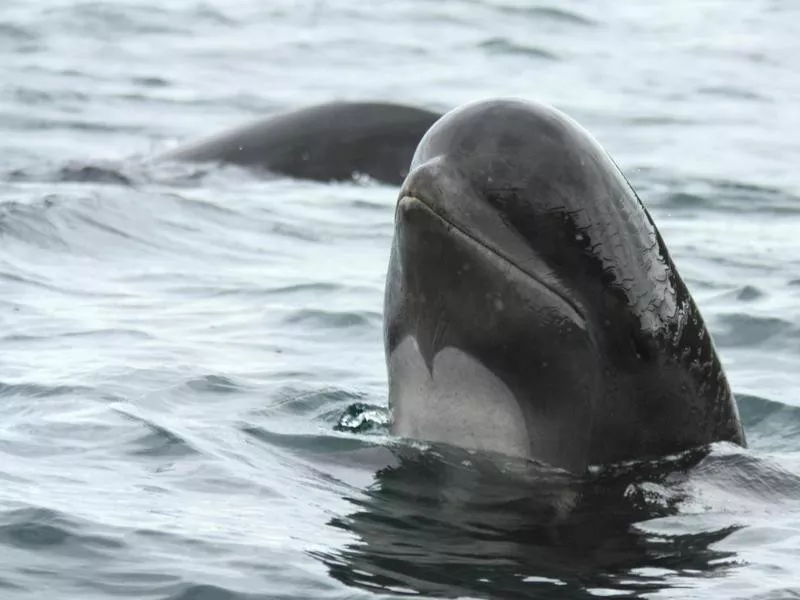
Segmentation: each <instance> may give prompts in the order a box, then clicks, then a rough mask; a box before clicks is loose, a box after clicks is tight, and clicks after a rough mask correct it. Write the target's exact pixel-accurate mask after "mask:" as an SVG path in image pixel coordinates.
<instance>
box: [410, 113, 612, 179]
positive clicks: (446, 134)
mask: <svg viewBox="0 0 800 600" xmlns="http://www.w3.org/2000/svg"><path fill="white" fill-rule="evenodd" d="M596 149H599V145H598V144H597V143H596V142H595V141H594V139H593V138H592V137H591V135H590V134H589V133H588V132H587V131H586V130H585V129H583V128H582V127H581V126H580V125H579V124H578V123H577V122H575V121H574V120H572V119H571V118H570V117H568V116H567V115H565V114H564V113H562V112H561V111H559V110H558V109H556V108H554V107H552V106H548V105H545V104H540V103H536V102H529V101H525V100H516V99H500V100H486V101H478V102H474V103H471V104H467V105H465V106H462V107H460V108H457V109H455V110H452V111H450V112H449V113H447V114H445V115H444V116H443V117H442V118H441V119H439V120H438V121H437V122H436V123H434V125H433V126H432V127H431V128H430V129H429V130H428V131H427V133H426V134H425V136H423V138H422V140H421V141H420V144H419V146H418V147H417V151H416V153H415V155H414V159H413V162H412V168H413V167H415V166H418V165H420V164H423V163H425V162H428V161H430V160H432V159H434V158H436V157H439V156H448V157H451V158H461V159H475V158H482V159H484V160H493V159H502V160H504V161H507V162H510V163H517V164H520V165H523V164H525V165H528V166H529V162H530V161H531V160H532V159H537V158H538V159H540V160H541V159H545V158H549V159H550V160H553V159H559V160H562V161H563V160H565V159H567V160H568V161H569V160H570V159H571V158H577V159H578V160H579V157H578V156H577V155H576V152H577V153H580V152H584V153H586V152H588V153H592V152H594V151H595V150H596Z"/></svg>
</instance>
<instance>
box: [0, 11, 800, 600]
mask: <svg viewBox="0 0 800 600" xmlns="http://www.w3.org/2000/svg"><path fill="white" fill-rule="evenodd" d="M799 23H800V3H797V2H794V1H793V0H755V1H751V2H743V1H735V2H729V1H726V2H723V1H721V0H719V1H717V0H706V1H702V2H695V1H689V0H679V1H676V2H628V3H625V2H611V1H609V0H602V1H598V2H577V1H573V2H561V3H556V2H552V1H551V2H550V3H540V2H522V1H514V0H443V1H440V2H429V1H422V0H395V1H392V2H383V1H375V2H365V3H357V2H349V1H346V0H329V1H327V2H325V1H315V2H311V1H304V0H295V1H289V0H286V1H277V0H271V1H270V2H263V1H259V0H209V1H206V2H198V1H195V0H162V1H161V2H153V1H152V0H142V1H141V2H133V1H128V2H122V1H116V0H114V1H107V2H78V1H74V0H69V1H67V0H30V1H29V0H24V1H23V0H4V2H3V3H2V5H1V6H0V597H1V598H9V599H23V598H37V599H38V598H59V599H67V598H70V599H71V598H75V599H79V598H80V599H89V598H102V599H112V598H121V597H130V598H148V599H150V598H153V599H156V598H158V599H162V598H173V599H183V600H188V599H194V600H199V599H202V600H210V599H233V598H236V599H241V598H247V599H254V598H373V597H376V598H377V597H384V598H388V597H395V596H396V595H401V594H404V593H407V592H418V593H421V594H422V595H423V596H431V595H455V596H461V597H556V596H554V595H552V594H559V593H561V594H562V595H561V596H558V597H586V596H591V595H612V594H615V593H624V594H629V595H630V594H634V595H639V596H641V597H652V598H656V597H660V598H739V597H741V598H786V597H798V596H799V595H800V572H798V568H797V564H798V560H799V559H800V452H799V450H800V437H799V435H800V398H798V389H800V385H799V384H800V171H798V168H797V167H798V165H799V164H800V141H798V139H800V110H798V104H800V102H799V101H800V79H798V66H800V62H799V61H800V58H798V57H799V56H800V42H799V41H798V40H800V37H799V36H798V33H799V32H800V25H798V24H799ZM497 96H514V97H523V98H528V99H533V100H541V101H545V102H549V103H552V104H554V105H556V106H557V107H558V108H560V109H562V110H564V111H566V112H567V113H568V114H570V115H571V116H572V117H574V118H575V119H577V120H578V121H579V122H580V123H581V124H583V125H584V126H585V127H587V128H588V129H589V130H590V131H591V132H592V133H593V135H594V136H595V137H596V138H597V139H598V140H599V141H600V142H601V143H602V144H603V145H604V146H605V147H606V148H607V149H608V151H609V152H610V153H611V155H612V156H613V157H614V158H615V160H616V161H617V162H618V163H619V164H620V166H621V168H622V169H623V171H624V172H625V173H626V175H627V176H628V177H629V179H630V180H631V181H632V183H633V185H634V187H636V189H637V190H638V192H639V194H640V195H641V196H642V198H643V200H644V202H645V203H646V205H647V206H648V207H649V208H650V210H651V212H652V214H653V216H654V218H655V220H656V223H657V224H658V226H659V227H660V229H661V232H662V234H663V236H664V238H665V240H666V242H667V245H668V246H669V248H670V249H671V252H672V255H673V257H674V259H675V261H676V263H677V265H678V267H679V269H680V271H681V273H682V275H683V277H684V278H685V279H686V280H687V283H688V285H689V287H690V289H691V291H692V293H693V294H694V296H695V299H696V300H697V302H698V304H699V306H700V308H701V310H702V312H703V314H704V316H705V318H706V321H707V323H708V324H709V327H710V329H711V331H712V333H713V335H714V337H715V340H716V343H717V346H718V349H719V352H720V354H721V356H722V359H723V362H724V364H725V367H726V370H727V373H728V376H729V378H730V380H731V383H732V386H733V388H734V390H735V392H736V394H737V396H738V398H739V404H740V409H741V412H742V416H743V420H744V422H745V427H746V431H747V434H748V437H749V441H750V445H751V448H750V449H749V450H747V451H742V450H740V449H736V448H733V447H729V446H724V445H723V446H720V447H715V448H714V449H713V451H712V454H711V455H710V457H708V458H707V459H705V460H704V461H702V462H701V463H700V465H699V466H698V467H696V468H695V469H693V470H690V471H689V473H688V475H687V476H686V477H685V478H684V479H683V480H682V481H681V483H680V485H679V487H680V494H679V497H680V498H679V502H678V512H677V514H675V515H672V516H666V517H663V518H654V519H648V520H644V521H642V522H639V523H637V524H636V525H635V526H633V528H634V529H635V530H636V531H637V532H638V533H637V535H639V536H640V537H641V540H644V542H646V543H648V544H650V543H652V544H656V545H657V544H658V543H661V544H665V545H666V546H667V547H669V548H670V552H671V553H672V554H670V553H669V552H667V553H665V554H664V556H666V555H669V556H670V557H672V556H675V557H678V558H679V559H680V560H678V559H676V560H675V561H673V562H669V561H663V560H662V561H660V559H656V558H653V557H655V556H657V553H655V554H648V556H647V560H644V561H640V562H639V563H636V564H623V563H620V564H615V566H614V569H611V570H608V571H607V572H606V571H604V572H603V573H601V574H600V575H601V576H598V577H600V578H599V579H598V577H593V578H587V577H585V576H584V574H582V572H581V571H580V569H578V570H577V571H576V572H575V573H574V574H572V575H570V576H569V577H567V576H565V577H564V578H563V580H560V579H559V577H553V576H552V574H550V575H548V574H546V573H545V574H543V573H540V572H538V571H537V564H536V563H531V564H526V565H525V568H524V569H523V568H522V567H520V565H521V564H522V563H521V562H519V561H517V563H515V566H514V568H510V569H505V567H504V566H503V565H505V564H506V563H504V562H503V560H502V559H503V554H502V551H498V550H497V548H496V547H493V549H492V550H489V549H486V550H485V551H484V546H483V545H482V541H481V539H480V538H479V537H478V536H476V538H475V540H474V545H473V546H470V547H471V548H472V549H473V551H474V552H473V554H472V555H471V556H472V558H471V559H464V555H458V560H457V561H455V562H453V563H452V564H450V563H449V562H448V561H449V560H450V559H451V558H453V557H452V556H451V555H449V554H448V552H449V551H448V550H447V549H445V550H443V551H441V552H440V554H438V555H437V556H438V558H437V560H438V562H436V561H434V560H429V559H430V554H426V552H429V549H430V548H429V546H426V543H425V540H426V538H425V535H424V534H423V533H422V532H421V531H419V530H417V529H415V527H417V526H418V525H419V523H420V520H419V518H417V519H416V520H407V521H403V520H402V519H400V520H399V521H398V523H399V525H397V527H398V528H397V531H395V530H392V529H384V530H380V531H381V532H382V533H381V535H379V536H377V537H378V538H380V539H381V540H383V542H384V543H385V544H386V545H388V544H389V542H390V540H391V539H394V538H391V536H388V537H387V535H386V531H390V532H394V533H397V534H398V535H397V536H396V537H397V540H400V541H404V543H405V544H407V545H408V546H404V548H412V549H413V551H409V552H408V554H407V555H404V554H403V552H402V551H400V550H399V549H400V546H401V545H402V544H400V543H399V542H398V543H397V544H396V547H394V548H388V549H387V548H384V549H383V551H384V554H385V555H392V556H395V554H396V556H395V558H397V557H399V558H397V560H395V561H394V562H392V563H381V564H380V565H379V564H378V562H377V561H372V562H371V559H370V558H369V557H371V556H372V557H374V556H377V555H378V554H380V552H381V549H380V548H379V547H378V546H376V544H375V541H374V540H373V542H372V546H370V542H369V540H368V537H369V536H365V535H364V529H363V524H364V523H368V522H371V521H369V520H367V521H361V526H356V525H354V523H356V522H359V521H358V519H353V515H354V514H360V513H359V512H358V511H359V510H361V509H363V507H364V506H367V507H368V508H367V509H364V510H366V514H368V515H369V514H370V513H369V511H370V510H371V509H370V508H369V507H372V509H374V507H375V505H374V503H373V504H372V505H370V504H369V502H372V501H373V500H374V498H375V496H374V495H371V494H372V493H373V492H372V491H371V490H374V487H375V485H376V477H377V475H376V473H377V470H378V467H371V466H370V464H369V461H365V460H356V459H352V458H350V457H351V456H353V455H355V454H358V453H359V452H361V451H366V453H367V454H369V452H370V451H371V450H374V449H376V448H383V447H385V446H386V444H388V443H390V441H389V439H388V436H387V435H386V433H385V430H384V429H382V424H384V422H385V418H386V413H385V406H386V379H385V368H384V362H383V348H382V332H381V307H382V292H383V277H384V273H385V268H386V263H387V258H388V247H389V242H390V237H391V233H392V217H393V211H392V207H393V203H394V201H395V198H396V192H397V190H396V189H394V188H392V187H390V186H384V185H379V184H377V183H374V182H370V181H365V180H356V181H354V182H348V183H338V184H323V183H313V182H302V181H296V180H291V179H288V178H281V177H273V178H269V177H264V176H262V175H257V174H253V173H249V172H247V171H244V170H241V169H237V168H232V167H227V168H219V167H213V166H177V165H152V164H148V163H147V162H146V160H145V159H146V158H147V157H148V156H151V155H152V154H153V153H154V152H156V151H160V150H163V149H166V148H169V147H172V146H174V145H175V144H177V143H178V142H180V141H188V140H191V139H197V138H198V137H201V136H203V135H207V134H211V133H216V132H218V131H220V130H222V129H225V128H227V127H230V126H233V125H239V124H241V123H244V122H247V121H248V120H250V119H254V118H260V117H263V116H266V115H269V114H272V113H275V112H277V111H281V110H287V109H291V108H295V107H300V106H304V105H308V104H312V103H315V102H324V101H330V100H334V99H352V100H394V101H400V102H406V103H411V104H416V105H419V106H425V107H429V108H433V109H438V110H447V109H449V108H452V107H454V106H456V105H458V104H461V103H463V102H468V101H472V100H477V99H481V98H488V97H497ZM348 408H349V409H350V412H349V413H348V414H351V416H352V417H353V418H351V419H349V420H348V419H347V418H345V419H344V420H343V421H342V415H343V413H345V411H347V410H348ZM340 421H341V426H338V427H337V423H340ZM365 424H366V425H371V430H372V431H371V432H367V433H365V432H363V431H358V430H359V429H363V428H364V427H363V426H364V425H365ZM339 456H340V457H348V458H341V459H339V458H337V457H339ZM641 485H645V486H646V482H645V483H644V484H641ZM654 488H657V489H656V491H655V492H654V493H655V497H656V498H661V499H662V500H664V499H666V500H669V498H672V497H673V496H675V494H676V493H677V492H676V490H675V488H674V487H672V488H670V486H666V487H664V486H661V487H659V486H658V485H655V484H654ZM386 506H388V507H389V508H391V507H392V506H393V505H392V500H391V499H390V500H388V501H387V504H386ZM358 507H361V509H358ZM364 510H362V513H363V512H364ZM374 512H376V513H377V512H379V511H377V509H375V511H374ZM423 516H424V511H423ZM417 517H419V515H417ZM598 518H602V516H599V517H598ZM387 523H388V524H386V523H384V524H383V525H382V527H384V526H385V527H387V528H391V527H394V524H393V523H394V522H393V521H392V522H389V521H387ZM359 527H361V529H359ZM398 532H399V533H398ZM709 532H711V533H713V534H714V535H713V536H712V537H713V540H712V541H710V542H708V543H705V542H704V543H703V544H701V547H700V548H698V547H695V546H693V545H692V544H689V545H687V546H685V547H684V546H681V545H680V544H678V543H677V542H675V540H684V539H696V536H702V535H703V534H704V533H709ZM718 532H721V533H719V535H716V534H717V533H718ZM687 536H688V537H687ZM692 536H695V537H692ZM468 541H469V540H468ZM415 543H416V546H415V545H414V544H415ZM670 544H672V545H670ZM426 548H427V550H426ZM509 548H510V547H509ZM440 550H441V549H440ZM490 552H491V553H492V554H491V556H492V557H493V560H494V559H497V560H496V561H495V562H494V563H492V564H491V565H489V567H486V565H483V566H481V564H482V563H481V558H482V557H484V556H488V555H489V553H490ZM508 552H509V556H511V555H513V554H514V552H513V551H512V550H511V549H508ZM370 553H372V554H370ZM392 553H395V554H392ZM384 554H381V556H383V555H384ZM524 554H525V553H524V552H522V553H521V554H520V556H522V555H524ZM612 554H613V553H612ZM612 554H608V552H606V554H604V555H603V556H604V557H608V556H612ZM404 557H405V558H404ZM517 558H519V557H517ZM651 559H652V560H651ZM684 559H685V560H688V561H689V563H691V564H694V565H695V566H687V564H688V563H686V562H681V560H684ZM470 560H471V561H472V562H470ZM648 560H650V562H648ZM426 561H428V563H430V564H427V567H428V568H427V569H422V568H421V565H423V564H426ZM456 563H458V564H457V566H458V568H456V566H454V565H455V564H456ZM376 565H377V566H376ZM698 565H700V566H698ZM370 569H371V570H370ZM482 569H483V570H482ZM548 573H549V572H548ZM501 576H502V577H501ZM493 577H494V578H493ZM603 578H605V579H603ZM600 580H603V582H604V583H602V584H601V583H598V581H600Z"/></svg>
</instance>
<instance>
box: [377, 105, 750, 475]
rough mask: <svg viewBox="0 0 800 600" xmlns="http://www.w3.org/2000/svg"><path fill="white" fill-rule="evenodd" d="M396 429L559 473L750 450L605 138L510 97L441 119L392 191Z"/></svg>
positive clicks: (713, 360)
mask: <svg viewBox="0 0 800 600" xmlns="http://www.w3.org/2000/svg"><path fill="white" fill-rule="evenodd" d="M395 221H396V223H395V232H394V239H393V243H392V248H391V257H390V261H389V268H388V274H387V280H386V288H385V307H384V319H385V321H384V333H385V348H386V360H387V366H388V375H389V403H390V407H391V409H392V412H393V432H394V433H395V434H397V435H399V436H402V437H408V438H415V439H420V440H426V441H430V442H443V443H448V444H453V445H457V446H462V447H466V448H473V449H477V450H487V451H493V452H500V453H503V454H507V455H512V456H521V457H526V458H531V459H535V460H538V461H543V462H546V463H548V464H550V465H553V466H558V467H562V468H565V469H568V470H573V471H581V470H583V469H585V468H586V467H587V466H589V465H592V464H602V463H612V462H617V461H623V460H628V459H640V458H645V457H654V456H661V455H667V454H672V453H677V452H680V451H682V450H686V449H688V448H692V447H697V446H701V445H706V444H709V443H712V442H716V441H723V440H724V441H730V442H734V443H737V444H741V445H744V444H745V436H744V432H743V430H742V426H741V423H740V420H739V415H738V410H737V407H736V403H735V400H734V397H733V395H732V393H731V390H730V387H729V385H728V381H727V379H726V377H725V373H724V371H723V368H722V365H721V363H720V361H719V358H718V356H717V353H716V351H715V348H714V344H713V341H712V339H711V336H710V334H709V332H708V330H707V329H706V327H705V325H704V323H703V319H702V316H701V315H700V312H699V310H698V308H697V306H696V305H695V303H694V301H693V299H692V297H691V295H690V294H689V291H688V290H687V288H686V285H685V284H684V282H683V280H682V279H681V277H680V275H679V274H678V271H677V269H676V267H675V264H674V263H673V261H672V259H671V258H670V255H669V252H668V251H667V248H666V246H665V244H664V241H663V240H662V238H661V235H660V234H659V232H658V229H657V228H656V226H655V224H654V222H653V220H652V219H651V217H650V215H649V214H648V212H647V210H646V209H645V208H644V206H643V205H642V203H641V202H640V200H639V198H638V197H637V195H636V193H635V192H634V190H633V189H632V187H631V185H630V184H629V183H628V181H627V180H626V179H625V177H624V176H623V175H622V173H621V172H620V170H619V169H618V168H617V166H616V165H615V164H614V162H613V161H612V160H611V158H610V157H609V156H608V155H607V154H606V152H605V151H604V150H603V149H602V148H601V146H600V145H599V144H598V143H597V142H596V141H595V140H594V139H593V138H592V137H591V136H590V135H589V133H588V132H586V131H585V130H584V129H583V128H581V127H580V126H579V125H578V124H577V123H575V122H574V121H573V120H571V119H570V118H569V117H567V116H566V115H564V114H562V113H560V112H559V111H557V110H555V109H553V108H550V107H548V106H544V105H541V104H534V103H528V102H521V101H512V100H494V101H485V102H479V103H475V104H470V105H467V106H464V107H461V108H458V109H456V110H454V111H451V112H450V113H448V114H446V115H445V116H444V117H443V118H442V119H440V120H439V121H437V122H436V123H435V124H434V125H433V126H432V127H431V128H430V129H429V130H428V132H427V133H426V134H425V136H424V137H423V139H422V140H421V141H420V144H419V146H418V148H417V149H416V152H415V155H414V158H413V161H412V164H411V169H410V173H409V175H408V177H407V178H406V179H405V182H404V183H403V186H402V189H401V191H400V193H399V200H398V203H397V208H396V219H395Z"/></svg>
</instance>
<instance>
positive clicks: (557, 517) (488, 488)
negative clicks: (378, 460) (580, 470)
mask: <svg viewBox="0 0 800 600" xmlns="http://www.w3.org/2000/svg"><path fill="white" fill-rule="evenodd" d="M394 452H395V455H396V458H397V462H396V464H394V465H393V466H389V467H386V468H384V469H382V470H381V471H379V472H378V473H377V475H376V480H375V483H374V484H373V485H372V486H371V487H370V489H368V490H367V491H366V493H365V494H364V495H363V496H361V497H357V498H356V497H351V498H349V500H350V502H351V503H352V504H353V506H354V507H355V508H354V510H353V512H351V513H350V514H347V515H346V516H342V517H336V518H334V519H332V520H331V521H330V523H329V524H330V526H332V527H335V528H338V529H340V530H345V531H347V532H350V533H352V534H354V535H355V537H356V538H357V539H356V541H354V542H352V543H350V544H348V545H347V546H346V547H345V548H342V549H341V550H339V551H331V552H326V553H315V554H314V556H316V557H317V558H318V559H320V560H322V561H323V562H324V563H325V564H326V565H327V567H328V569H329V572H330V574H331V575H332V576H333V577H335V578H336V579H338V580H339V581H341V582H343V583H345V584H347V585H350V586H354V587H359V588H364V589H368V590H372V591H383V592H386V591H387V590H394V591H397V592H405V593H420V594H427V595H436V596H446V597H452V596H465V595H468V596H472V597H475V596H478V597H492V598H497V597H503V598H518V597H547V598H584V597H585V598H588V597H592V596H593V595H597V594H601V593H611V592H612V590H613V591H617V592H618V593H621V592H626V595H627V596H628V597H630V596H631V595H634V596H636V595H639V594H642V593H645V592H654V591H657V590H660V589H665V588H667V587H668V586H669V585H670V583H668V581H669V580H668V577H673V578H674V576H675V575H676V574H680V575H683V576H689V577H691V576H697V577H708V576H711V575H715V574H722V573H724V572H725V571H726V570H728V569H730V568H731V566H732V564H733V558H734V554H733V553H731V552H721V551H715V550H714V549H713V548H712V544H714V543H716V542H718V541H720V540H722V539H724V538H725V537H727V536H728V535H729V534H731V533H732V532H733V531H735V530H736V527H725V528H722V529H715V530H709V531H704V532H702V533H692V534H688V533H687V534H684V535H675V536H663V535H653V534H648V533H645V532H643V531H641V530H640V529H638V528H637V527H636V523H639V522H642V521H645V520H648V519H653V518H658V517H665V516H669V515H673V514H676V512H677V504H678V503H679V502H680V501H681V499H682V496H683V495H682V493H681V492H680V491H678V490H679V488H680V482H681V480H684V479H685V478H686V473H687V470H688V469H690V468H691V467H692V466H694V465H696V464H697V463H698V462H699V461H701V460H702V459H703V458H705V457H706V456H707V455H708V449H706V448H704V449H698V450H694V451H691V452H688V453H685V454H683V455H680V456H678V457H673V458H670V459H667V460H661V461H658V462H651V463H639V464H634V465H628V466H626V467H617V468H614V469H609V470H606V471H599V472H595V473H592V474H591V475H587V476H585V477H577V476H574V475H570V474H568V473H566V472H563V471H560V470H553V469H550V468H547V467H544V466H541V465H535V464H531V463H529V462H524V463H523V462H521V461H518V462H515V461H511V460H509V459H507V458H504V459H501V458H498V457H488V456H480V457H479V456H477V455H476V454H474V453H467V452H466V451H461V450H457V449H453V448H441V447H437V448H436V450H435V451H430V450H427V451H423V450H418V449H415V448H409V447H403V448H399V449H397V448H396V449H395V451H394Z"/></svg>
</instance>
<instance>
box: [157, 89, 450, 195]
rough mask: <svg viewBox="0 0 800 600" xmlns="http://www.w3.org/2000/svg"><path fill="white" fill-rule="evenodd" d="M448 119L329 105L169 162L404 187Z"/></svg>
mask: <svg viewBox="0 0 800 600" xmlns="http://www.w3.org/2000/svg"><path fill="white" fill-rule="evenodd" d="M440 116H441V115H440V114H439V113H435V112H431V111H428V110H424V109H420V108H414V107H411V106H403V105H400V104H390V103H381V102H335V103H329V104H321V105H318V106H311V107H307V108H303V109H300V110H294V111H290V112H287V113H283V114H279V115H276V116H272V117H268V118H266V119H264V120H261V121H257V122H255V123H249V124H246V125H243V126H241V127H239V128H237V129H233V130H231V131H227V132H224V133H221V134H219V135H216V136H213V137H210V138H208V139H204V140H200V141H198V142H195V143H191V144H187V145H185V146H180V147H178V148H175V149H174V150H172V151H170V152H168V153H166V154H164V155H163V156H162V157H161V158H162V159H164V160H178V161H191V162H220V163H230V164H236V165H241V166H245V167H257V168H260V169H264V170H267V171H271V172H274V173H278V174H282V175H289V176H291V177H298V178H302V179H311V180H318V181H334V180H347V179H352V178H353V177H354V176H356V175H367V176H369V177H372V178H373V179H375V180H377V181H380V182H384V183H389V184H395V185H399V184H400V183H402V181H403V179H404V178H405V176H406V174H407V173H408V165H409V163H410V162H411V157H412V156H413V155H414V149H415V148H416V147H417V144H418V143H419V140H420V139H421V138H422V136H423V135H424V134H425V132H426V131H427V130H428V128H429V127H430V126H431V125H433V123H434V122H435V121H436V120H437V119H438V118H439V117H440Z"/></svg>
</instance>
